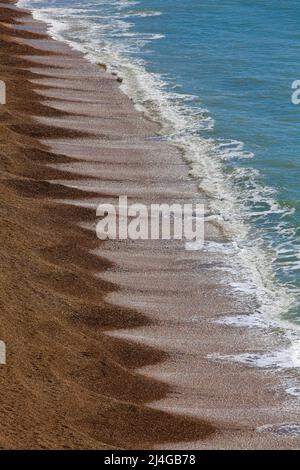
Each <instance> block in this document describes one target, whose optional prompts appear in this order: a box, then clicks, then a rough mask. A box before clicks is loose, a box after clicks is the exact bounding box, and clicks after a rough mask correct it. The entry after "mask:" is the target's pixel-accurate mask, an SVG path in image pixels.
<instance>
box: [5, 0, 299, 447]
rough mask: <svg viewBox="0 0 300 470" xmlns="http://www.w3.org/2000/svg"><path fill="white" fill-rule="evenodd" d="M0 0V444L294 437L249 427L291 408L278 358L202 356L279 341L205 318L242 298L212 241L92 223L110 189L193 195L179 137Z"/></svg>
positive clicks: (168, 198) (292, 415)
mask: <svg viewBox="0 0 300 470" xmlns="http://www.w3.org/2000/svg"><path fill="white" fill-rule="evenodd" d="M0 3H1V6H0V41H1V48H0V80H4V81H5V82H6V85H7V105H5V106H1V107H0V149H1V158H0V168H1V173H0V174H1V180H0V198H1V200H0V211H1V246H0V257H1V263H0V265H1V280H0V289H1V292H0V302H1V321H0V338H1V339H2V340H4V341H5V342H6V345H7V351H8V357H7V365H6V366H0V383H1V397H0V400H1V408H0V447H1V448H2V449H20V448H26V449H65V448H72V449H116V448H124V449H132V448H136V449H141V448H142V449H149V448H164V447H165V448H170V449H175V448H198V449H204V448H214V449H219V448H241V449H242V448H272V447H278V448H296V447H298V446H299V443H300V440H299V438H292V437H289V436H287V435H275V434H271V433H258V432H257V431H256V428H257V427H258V426H262V425H266V424H274V423H291V422H295V421H296V422H297V419H299V406H298V400H297V399H293V398H288V396H287V395H285V394H284V391H283V388H282V387H281V382H282V380H284V378H285V377H284V376H283V375H282V373H277V374H275V373H274V372H273V371H272V370H258V369H255V368H250V367H245V366H241V365H238V364H228V363H224V362H222V363H221V362H217V361H212V360H209V359H208V358H207V356H208V355H209V354H212V353H215V352H218V353H223V354H236V353H239V352H244V351H253V350H255V351H261V350H264V349H267V348H270V346H271V345H272V346H274V347H276V342H277V341H278V339H277V337H276V335H274V334H273V333H272V332H270V333H269V334H262V333H261V332H259V331H258V330H246V329H245V330H244V329H241V328H231V327H227V326H222V325H218V324H215V323H213V322H212V321H211V320H213V319H216V318H217V317H218V316H223V315H225V314H229V313H230V314H234V313H247V312H249V309H251V306H250V305H246V304H245V302H246V301H245V300H244V299H240V298H237V296H236V295H234V294H233V293H232V292H230V290H229V289H224V287H221V284H220V270H218V267H220V266H221V265H222V262H223V260H222V257H221V256H220V255H219V256H213V255H209V254H205V253H201V252H187V251H186V250H185V249H184V245H183V244H182V243H181V242H176V243H174V242H151V241H144V242H141V241H139V242H132V241H126V242H125V241H122V242H112V241H107V242H101V241H99V240H98V239H97V238H96V234H95V230H94V228H95V222H96V216H95V208H96V206H97V204H98V203H99V202H110V201H116V199H117V197H118V196H119V195H121V194H127V195H128V197H129V198H132V200H134V201H142V202H145V203H150V202H152V201H156V202H180V201H184V202H191V201H194V202H195V201H198V202H200V201H202V200H204V198H203V196H202V195H200V194H199V193H198V190H197V185H196V182H195V181H193V179H192V178H191V177H190V176H189V174H188V168H187V166H186V164H185V163H184V162H183V160H182V156H181V154H180V152H179V151H178V150H177V149H176V148H175V147H172V146H170V145H169V144H167V143H165V142H160V141H159V140H151V139H150V137H151V136H154V135H156V134H157V133H158V132H159V126H158V125H157V124H155V123H152V122H150V121H148V120H147V119H146V118H145V117H144V116H143V115H142V114H140V113H138V112H137V111H136V110H135V108H134V106H133V103H132V102H131V100H130V99H129V98H128V97H126V96H125V95H124V94H123V93H122V92H121V91H120V89H119V85H120V83H119V82H118V80H117V79H116V77H114V76H111V75H109V74H108V73H107V72H106V71H105V68H104V67H101V66H97V65H92V64H90V63H89V62H87V61H86V59H85V58H84V57H83V56H82V54H80V53H79V52H76V51H74V50H72V49H71V48H69V47H68V46H67V45H66V44H63V43H59V42H58V41H54V40H53V39H51V38H49V37H48V36H47V32H46V26H45V25H44V24H42V23H40V22H37V21H35V20H33V18H32V17H31V15H30V14H29V13H28V12H25V11H22V10H20V9H18V8H16V7H15V6H14V1H11V2H0ZM178 195H180V197H179V198H178ZM207 236H209V237H211V238H212V239H213V238H218V237H220V236H221V234H220V233H218V231H216V229H214V228H213V227H209V226H208V227H207ZM223 275H224V274H222V276H223Z"/></svg>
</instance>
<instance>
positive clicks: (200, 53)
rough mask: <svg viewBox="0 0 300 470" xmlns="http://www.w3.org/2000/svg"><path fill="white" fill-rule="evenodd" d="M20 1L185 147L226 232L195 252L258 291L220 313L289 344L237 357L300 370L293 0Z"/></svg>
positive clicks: (297, 6)
mask: <svg viewBox="0 0 300 470" xmlns="http://www.w3.org/2000/svg"><path fill="white" fill-rule="evenodd" d="M19 6H21V7H24V8H29V9H31V10H33V13H34V16H35V18H37V19H41V20H44V21H46V22H47V23H48V26H49V32H50V34H51V35H52V36H53V37H54V38H56V39H60V40H61V39H62V40H64V41H67V42H68V43H69V44H70V45H71V46H72V47H74V48H75V49H78V50H81V51H83V52H84V54H86V57H87V59H88V60H91V61H93V62H97V63H105V64H106V65H107V66H108V69H109V71H113V72H116V73H117V74H118V75H119V76H120V77H122V79H123V83H122V86H121V88H122V90H123V91H124V92H125V93H127V94H128V95H129V96H130V97H131V98H132V99H133V101H134V103H135V105H136V107H137V109H139V110H141V111H143V112H144V113H146V115H148V116H149V117H150V118H152V119H155V120H156V121H159V122H160V123H161V126H162V131H161V138H163V139H166V140H168V141H171V142H173V143H174V144H175V145H178V146H179V147H180V148H181V149H182V151H183V156H184V158H185V159H186V161H187V164H188V165H190V171H191V174H192V175H193V176H194V177H195V178H196V179H197V181H198V184H199V189H200V191H204V192H205V193H206V194H207V195H208V196H209V201H210V202H209V215H208V216H209V218H210V219H214V220H215V223H218V224H220V225H221V226H222V228H223V230H224V234H226V241H222V242H219V243H217V242H209V241H208V242H207V243H206V244H205V246H204V249H205V250H208V251H209V250H214V251H215V250H218V251H220V252H224V254H226V255H227V256H229V258H230V259H231V264H230V269H231V270H232V279H233V281H232V282H231V284H232V285H231V288H232V289H234V290H235V291H236V292H238V293H239V294H241V295H243V293H244V294H245V295H247V296H249V295H251V296H252V297H254V298H255V302H254V304H253V305H254V307H253V312H252V313H251V315H250V316H249V315H248V316H247V320H246V321H245V317H244V316H243V315H241V316H240V317H236V318H230V317H228V318H227V320H226V319H225V320H224V321H225V322H226V321H227V322H228V323H231V324H233V325H235V326H239V325H240V326H245V325H246V326H248V327H253V328H266V327H268V325H270V327H272V328H277V327H278V328H280V329H282V330H283V331H285V333H286V335H287V337H288V338H289V341H290V347H287V348H285V349H284V350H281V351H277V352H276V351H275V352H272V353H270V354H269V355H262V356H259V355H257V354H256V355H253V357H252V356H251V355H249V354H248V355H247V354H246V355H245V357H244V356H243V355H240V357H239V358H236V359H237V360H239V361H242V362H243V361H244V362H246V363H248V364H249V363H250V364H251V361H252V364H254V365H256V366H258V367H283V368H290V367H296V368H298V367H300V126H299V125H300V104H299V105H297V103H295V100H293V99H292V96H293V93H294V92H295V90H294V89H293V88H292V87H293V86H296V85H295V84H294V82H295V81H296V80H300V61H299V54H300V29H299V21H300V2H299V1H298V0H265V1H262V0H137V1H131V0H94V1H89V0H81V1H80V2H79V1H74V0H72V1H71V0H47V1H46V0H30V1H29V0H20V1H19ZM293 84H294V85H293ZM299 86H300V82H299ZM299 96H300V95H299ZM266 325H267V326H266ZM294 392H295V393H296V392H297V391H296V390H295V389H294ZM298 392H299V393H300V388H298Z"/></svg>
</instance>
